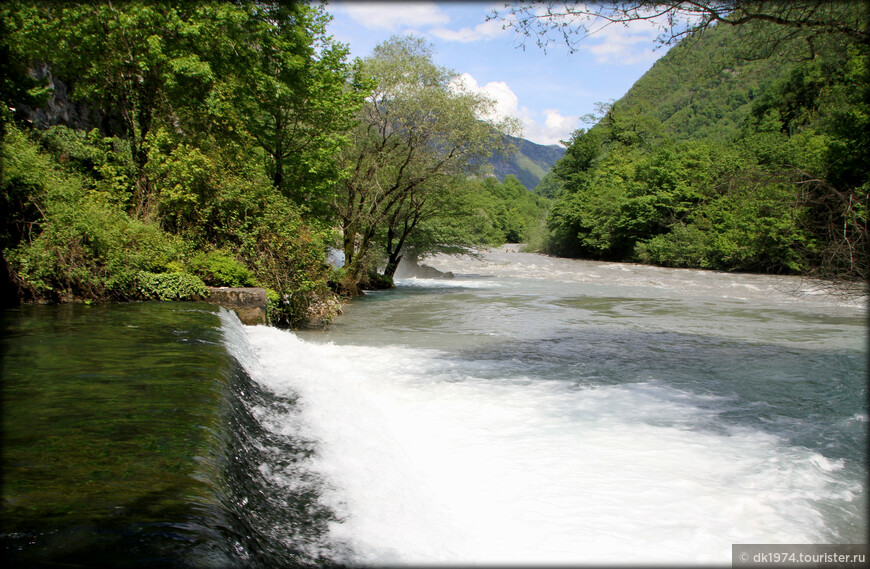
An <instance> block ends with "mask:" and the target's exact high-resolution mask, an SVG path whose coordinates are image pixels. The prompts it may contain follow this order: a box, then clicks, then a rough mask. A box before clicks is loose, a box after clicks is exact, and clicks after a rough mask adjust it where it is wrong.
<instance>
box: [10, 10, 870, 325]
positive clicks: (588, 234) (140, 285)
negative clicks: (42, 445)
mask: <svg viewBox="0 0 870 569" xmlns="http://www.w3.org/2000/svg"><path fill="white" fill-rule="evenodd" d="M552 4H553V3H550V4H549V5H552ZM646 4H648V3H645V2H639V3H637V5H638V6H641V5H643V6H646ZM660 4H661V5H662V6H663V7H665V8H667V10H671V9H673V10H682V9H685V5H684V4H682V3H679V2H663V3H660ZM559 5H560V6H562V5H565V6H569V7H570V6H574V7H575V8H576V7H577V6H585V5H582V4H578V3H570V2H568V3H563V4H559ZM625 5H626V6H629V5H632V3H627V4H625ZM656 5H657V6H658V5H659V4H656ZM516 6H517V7H515V11H516V13H515V15H516V14H520V15H521V10H522V9H524V8H523V7H528V6H530V5H529V4H518V5H516ZM620 6H622V5H620ZM691 6H699V7H701V8H704V9H707V10H708V11H707V12H704V15H705V17H706V18H707V19H706V20H702V21H703V22H704V25H703V26H698V25H696V26H695V27H694V28H692V27H688V28H681V30H680V31H678V32H673V28H672V32H673V33H672V35H671V37H670V38H669V41H673V42H674V43H675V44H676V45H675V46H674V47H673V48H672V49H670V51H669V52H668V53H667V54H666V55H665V56H664V57H662V58H661V59H660V60H659V61H658V62H657V63H656V64H655V65H654V66H653V67H652V69H650V70H649V71H648V72H647V73H646V75H644V76H643V77H642V78H641V79H640V80H639V81H638V82H637V83H636V84H635V85H634V86H633V87H632V88H631V90H630V91H629V92H628V93H627V94H626V95H625V96H624V97H623V98H621V99H620V100H618V101H609V102H602V103H600V104H599V108H598V112H597V114H593V115H590V116H588V117H587V119H586V120H587V124H588V125H589V128H588V129H579V130H577V131H576V132H574V134H573V136H572V137H571V140H570V141H567V143H566V146H567V148H566V151H565V153H564V155H563V156H562V158H561V159H559V161H558V162H557V163H556V165H555V167H554V168H553V170H552V171H550V172H549V173H548V174H547V175H546V176H545V177H544V178H543V180H541V181H540V183H539V184H538V186H537V187H536V188H535V190H534V191H533V192H532V191H528V190H527V189H526V186H524V184H526V185H528V184H529V180H530V179H532V178H529V179H526V177H525V176H526V173H530V174H534V175H535V176H536V177H537V176H539V175H540V174H542V173H543V170H542V169H541V168H540V166H539V165H538V164H537V163H534V161H533V160H532V158H529V155H526V154H523V153H522V152H521V153H520V156H521V158H522V159H523V160H525V162H527V163H523V164H525V165H522V164H521V166H522V167H521V168H520V169H519V170H517V172H522V174H521V175H522V176H524V179H523V180H520V179H518V178H517V177H516V176H514V175H507V176H506V177H504V178H496V177H495V176H494V169H493V165H494V164H495V165H496V167H497V168H501V169H502V170H504V165H505V164H506V161H507V160H508V159H509V158H510V157H512V156H517V154H516V152H517V150H518V148H517V146H522V142H521V141H522V139H520V138H517V136H518V135H520V132H519V129H518V121H516V120H513V119H500V120H497V119H483V118H481V117H490V116H493V113H492V112H491V111H492V109H493V105H494V101H492V100H489V99H487V98H486V97H484V96H483V95H481V94H480V93H477V92H471V91H469V90H467V89H466V88H464V87H463V86H462V83H461V82H458V81H457V80H456V79H457V73H456V72H455V71H453V70H450V69H445V68H442V67H440V66H438V65H437V64H436V63H435V59H436V54H435V53H433V51H432V48H431V46H430V45H428V44H427V43H426V42H425V41H423V40H422V39H419V38H415V37H411V36H402V37H393V38H391V39H389V40H387V41H385V42H382V43H381V44H379V45H378V46H377V47H376V48H375V49H374V50H373V52H372V53H371V54H370V55H369V56H367V57H365V58H362V59H353V60H351V59H350V57H349V49H348V46H346V45H343V44H341V43H337V42H335V41H334V40H333V39H332V38H331V37H330V36H328V35H327V33H326V24H327V23H328V21H329V18H330V16H329V14H328V12H327V9H326V7H324V6H323V5H321V4H313V3H307V2H291V1H285V0H274V1H267V2H253V1H245V0H241V1H238V2H233V3H201V2H153V1H152V2H146V1H141V0H140V1H131V2H123V3H115V4H113V3H105V4H103V3H93V4H91V3H57V2H49V1H35V0H31V1H29V2H16V3H11V4H8V5H4V6H2V7H0V58H2V77H0V136H2V140H3V143H2V154H0V201H2V203H0V211H2V213H0V216H2V225H0V250H2V256H3V270H2V271H0V275H2V291H0V292H2V294H0V296H2V299H3V301H4V303H7V304H9V303H17V302H104V301H126V300H146V299H161V300H171V299H179V300H184V299H196V298H200V297H201V296H202V295H204V294H206V291H207V287H208V286H261V287H264V288H266V289H267V293H268V298H269V315H270V321H271V322H272V323H273V324H276V325H283V326H298V325H303V324H305V323H306V322H310V321H324V320H325V321H328V320H329V318H330V317H331V316H332V315H334V314H336V313H337V312H338V311H339V308H340V302H341V300H342V299H343V298H347V297H353V296H355V295H359V294H362V291H364V290H366V289H372V288H382V287H390V286H392V276H393V274H394V273H395V271H396V267H397V266H398V264H399V262H400V261H401V259H402V258H403V256H405V255H411V256H413V257H414V258H423V257H425V256H426V255H429V254H434V253H450V254H461V253H467V252H472V251H474V250H475V249H476V248H480V247H487V246H492V245H497V244H501V243H504V242H525V243H528V244H529V247H530V248H531V249H533V250H538V251H542V252H546V253H548V254H553V255H561V256H570V257H580V258H587V259H598V260H610V261H628V262H642V263H651V264H656V265H662V266H670V267H691V268H702V269H715V270H723V271H747V272H758V273H777V274H799V275H806V276H810V277H815V278H820V279H824V280H829V281H836V282H838V283H854V284H861V283H863V282H865V281H866V279H867V277H868V274H867V273H868V267H870V257H868V242H870V239H868V232H867V217H868V212H867V207H868V192H870V182H868V171H870V164H868V161H870V158H868V157H870V145H868V136H870V134H868V133H870V128H868V127H870V125H868V120H870V119H868V116H870V109H868V100H870V97H868V87H870V81H868V79H870V77H868V61H867V57H868V45H870V44H868V41H867V34H866V14H864V13H863V11H862V10H863V6H861V5H860V4H857V5H853V4H850V3H838V2H828V1H825V0H813V1H810V0H807V1H805V2H802V3H800V6H797V7H794V6H795V5H791V4H790V6H792V7H791V8H788V9H786V8H779V7H778V5H776V4H770V6H773V7H774V12H775V13H764V14H760V16H759V14H755V13H753V12H751V7H752V6H755V4H753V3H736V4H734V5H733V6H732V7H731V9H732V11H731V12H727V9H728V6H730V4H728V3H724V4H723V3H704V2H701V3H697V4H692V5H691ZM747 6H749V7H750V8H747ZM758 6H761V7H762V8H764V7H765V6H768V4H765V3H760V4H758ZM770 6H768V7H770ZM641 7H642V6H641ZM663 9H664V8H663ZM625 10H626V11H625V14H627V16H626V17H627V19H628V20H631V19H632V18H638V17H640V16H639V15H638V12H637V11H636V10H635V12H631V10H630V9H625ZM776 10H779V12H776ZM665 13H667V12H663V14H665ZM535 14H540V10H539V11H538V12H536V13H535ZM761 16H763V17H761ZM537 17H539V16H538V15H535V16H534V17H532V18H531V19H530V20H529V21H532V22H534V21H536V20H535V18H537ZM728 18H731V20H729V19H728ZM789 18H792V20H789ZM512 21H514V22H516V25H517V26H519V25H521V23H522V22H523V20H522V18H519V19H515V20H512ZM615 21H618V20H615ZM694 21H698V20H694ZM819 22H821V23H819ZM729 24H730V25H729ZM529 29H531V28H527V29H526V30H525V31H526V33H527V35H528V34H529V33H541V32H540V31H535V30H533V31H531V32H530V31H529ZM557 29H559V30H561V32H562V33H565V34H566V35H565V38H566V39H571V34H572V33H575V32H576V30H574V31H572V29H570V28H557ZM566 30H567V31H566ZM862 30H864V31H862ZM521 31H522V30H521ZM532 150H535V151H537V150H541V151H547V152H550V150H552V151H555V150H558V149H552V148H544V147H541V149H535V148H533V147H532V146H529V148H527V149H525V151H526V152H531V151H532ZM539 153H540V152H539ZM523 157H524V158H523ZM521 161H522V160H521ZM499 179H502V181H499ZM331 250H340V251H342V252H343V254H344V259H345V264H344V266H342V267H340V268H335V267H333V266H331V265H330V264H328V263H327V254H328V252H329V251H331Z"/></svg>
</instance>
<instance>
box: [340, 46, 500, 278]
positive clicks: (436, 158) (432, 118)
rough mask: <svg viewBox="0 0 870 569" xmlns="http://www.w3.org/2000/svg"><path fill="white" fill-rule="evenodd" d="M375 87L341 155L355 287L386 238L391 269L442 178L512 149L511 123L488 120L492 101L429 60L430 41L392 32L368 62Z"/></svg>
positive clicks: (343, 212) (349, 273)
mask: <svg viewBox="0 0 870 569" xmlns="http://www.w3.org/2000/svg"><path fill="white" fill-rule="evenodd" d="M362 71H363V73H364V74H365V75H367V76H369V77H371V78H372V80H373V82H374V84H375V88H374V92H373V93H372V95H371V97H369V98H368V99H367V100H366V104H365V105H364V106H363V109H362V111H361V113H360V116H359V126H358V127H357V128H356V130H355V131H354V132H353V144H352V145H351V146H350V147H349V148H348V149H347V150H345V151H343V152H341V153H339V164H340V166H341V167H343V168H345V169H346V170H347V171H348V176H347V178H346V179H345V180H344V182H343V183H342V184H341V190H340V193H339V195H338V197H337V199H336V204H335V205H336V212H337V215H338V218H339V221H340V224H341V230H342V237H343V248H344V253H345V260H346V281H345V283H344V286H345V289H346V290H347V291H348V292H351V293H353V292H355V290H356V288H357V283H359V282H360V280H361V279H363V278H364V277H365V274H366V272H367V271H368V269H369V267H368V266H367V263H370V262H371V255H372V254H373V253H375V252H374V251H373V250H372V246H373V245H374V243H375V238H376V236H378V234H379V232H385V233H386V236H387V239H386V242H385V244H384V246H385V250H384V253H385V255H386V257H387V258H388V265H387V276H389V275H390V274H391V273H392V272H393V271H394V270H395V266H396V265H397V263H398V261H399V260H400V259H401V254H402V249H403V247H404V244H405V243H406V241H407V239H408V237H409V236H410V235H411V233H412V232H413V231H414V230H415V229H416V228H417V227H418V225H419V224H420V223H421V222H422V221H423V220H424V219H425V218H426V217H428V216H431V215H434V214H435V213H436V212H437V208H436V207H432V206H433V205H434V204H435V203H438V200H436V199H435V196H436V195H438V194H439V192H441V191H443V190H444V188H445V187H449V186H445V185H444V184H445V181H447V180H449V179H451V178H453V177H455V176H465V175H469V174H472V173H475V172H476V171H478V170H479V169H480V168H481V167H482V164H483V163H484V162H485V160H484V159H485V158H486V157H488V156H490V155H492V153H493V152H498V151H507V150H508V149H507V148H505V146H506V143H505V140H506V139H505V138H504V137H503V136H502V133H503V131H505V130H509V129H510V128H512V126H513V125H512V123H510V122H508V121H502V122H500V123H493V122H491V121H488V120H485V119H484V118H483V117H486V116H488V115H489V114H490V113H491V110H492V105H493V102H492V101H491V100H489V99H487V98H485V97H484V96H482V95H480V94H478V93H473V92H470V91H469V90H467V89H465V88H464V87H463V86H462V85H461V84H460V83H459V82H458V81H457V80H456V74H455V73H454V72H452V71H450V70H447V69H444V68H442V67H439V66H437V65H435V64H434V63H433V62H432V50H431V47H430V46H428V45H427V44H426V43H425V42H424V41H423V40H421V39H418V38H413V37H394V38H392V39H390V40H389V41H386V42H383V43H381V44H379V45H378V46H377V47H376V48H375V50H374V52H373V53H372V55H371V56H370V57H368V58H367V59H366V60H364V61H363V66H362Z"/></svg>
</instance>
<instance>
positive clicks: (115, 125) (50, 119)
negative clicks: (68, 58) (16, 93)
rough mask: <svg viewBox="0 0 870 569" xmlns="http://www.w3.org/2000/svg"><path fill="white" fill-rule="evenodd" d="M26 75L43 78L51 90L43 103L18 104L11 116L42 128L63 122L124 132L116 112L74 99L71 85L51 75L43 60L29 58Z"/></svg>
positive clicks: (105, 132)
mask: <svg viewBox="0 0 870 569" xmlns="http://www.w3.org/2000/svg"><path fill="white" fill-rule="evenodd" d="M27 72H28V75H30V76H31V77H32V78H33V79H35V80H37V81H44V82H45V83H46V84H47V85H48V87H49V89H50V90H51V96H50V97H49V99H48V102H46V104H45V105H43V106H40V107H30V106H28V105H25V104H19V105H17V106H16V109H15V118H16V119H17V120H19V121H21V122H23V123H26V124H30V125H31V126H33V127H36V128H40V129H45V128H49V127H51V126H55V125H65V126H68V127H70V128H72V129H76V130H85V131H89V130H92V129H94V128H96V129H99V130H100V132H101V133H102V134H103V136H118V135H121V136H122V135H123V134H124V133H125V132H126V127H125V125H124V121H123V119H122V118H121V116H120V114H119V113H111V112H105V111H103V110H101V109H100V108H98V107H96V106H92V105H90V104H88V103H87V102H86V101H81V100H75V97H74V96H73V87H71V86H70V84H69V83H67V82H65V81H63V80H61V79H60V78H58V77H55V76H54V75H53V74H52V72H51V66H50V65H49V64H47V63H43V62H33V63H31V65H30V66H29V68H28V71H27Z"/></svg>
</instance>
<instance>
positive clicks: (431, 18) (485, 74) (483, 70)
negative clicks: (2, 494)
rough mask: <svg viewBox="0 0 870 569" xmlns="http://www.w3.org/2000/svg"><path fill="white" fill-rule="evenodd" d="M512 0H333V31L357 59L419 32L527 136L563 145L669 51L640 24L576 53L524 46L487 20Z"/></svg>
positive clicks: (608, 31)
mask: <svg viewBox="0 0 870 569" xmlns="http://www.w3.org/2000/svg"><path fill="white" fill-rule="evenodd" d="M503 7H504V2H483V1H472V2H421V1H404V2H403V1H388V2H367V1H360V0H351V1H344V2H342V1H339V0H333V1H330V2H329V3H328V4H327V6H326V10H327V12H329V13H330V14H331V15H332V16H333V21H332V22H331V23H330V25H329V28H328V32H329V33H330V34H331V35H333V36H334V38H335V39H336V40H337V41H340V42H342V43H346V44H349V46H350V49H351V56H352V57H365V56H367V55H369V54H370V53H371V51H372V49H373V48H374V47H375V45H377V44H378V43H380V42H381V41H384V40H386V39H389V38H390V37H391V36H392V35H396V34H413V35H416V36H418V37H422V38H424V39H426V40H427V41H429V42H430V43H431V44H432V45H433V46H434V49H435V53H436V55H435V62H436V63H437V64H438V65H441V66H443V67H447V68H450V69H453V70H454V71H455V72H457V73H459V74H463V75H465V77H464V79H465V81H466V83H467V84H469V85H470V86H472V87H474V88H478V89H481V90H483V91H485V92H486V93H487V94H488V95H490V96H491V97H492V98H494V99H495V100H496V101H497V105H498V109H499V111H500V112H501V113H503V114H506V115H510V116H514V117H516V118H518V119H520V120H521V121H522V123H523V136H524V137H525V138H527V139H529V140H531V141H533V142H537V143H539V144H558V143H559V141H560V140H567V139H568V138H569V137H570V135H571V133H572V132H573V131H574V130H576V129H577V128H581V127H584V128H585V127H587V126H588V125H585V124H584V123H582V122H581V121H580V117H581V116H583V115H585V114H588V113H592V112H594V111H595V103H596V102H606V101H610V100H615V99H619V98H620V97H622V96H623V95H624V94H625V93H626V91H628V89H629V88H630V87H631V86H632V84H634V82H635V81H637V80H638V79H639V78H640V77H641V75H643V74H644V73H645V72H646V71H647V70H648V69H649V68H650V67H651V66H652V64H653V63H654V62H655V60H656V59H658V58H659V57H661V56H662V55H664V54H665V53H666V48H658V49H656V46H657V44H656V43H655V42H654V39H655V37H656V35H657V33H658V31H657V30H656V29H655V28H653V27H652V26H651V25H649V24H646V23H642V22H638V23H634V24H632V25H631V26H629V27H625V26H621V25H613V26H608V27H606V28H604V29H603V30H601V31H599V32H598V33H596V34H595V35H593V36H592V37H590V38H587V39H586V40H584V41H583V42H581V43H580V45H579V46H578V47H579V49H578V51H576V52H575V53H573V54H570V53H569V52H568V49H567V48H566V47H565V46H563V45H552V46H550V47H548V48H547V51H546V53H545V52H544V51H543V50H542V49H540V48H539V47H537V45H535V44H534V42H528V45H527V46H526V48H525V50H523V49H522V48H520V47H518V40H517V36H516V34H515V32H514V31H512V30H502V29H501V28H502V22H500V21H490V22H487V21H486V18H487V16H488V15H489V14H491V13H492V10H493V8H497V9H502V8H503Z"/></svg>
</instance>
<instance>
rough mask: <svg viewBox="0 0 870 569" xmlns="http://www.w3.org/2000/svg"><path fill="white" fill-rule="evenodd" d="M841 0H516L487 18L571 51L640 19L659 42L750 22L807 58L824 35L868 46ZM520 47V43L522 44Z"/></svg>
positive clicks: (868, 37) (773, 44)
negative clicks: (794, 43)
mask: <svg viewBox="0 0 870 569" xmlns="http://www.w3.org/2000/svg"><path fill="white" fill-rule="evenodd" d="M848 4H849V3H848V2H843V1H841V0H793V1H791V2H769V1H757V0H748V1H747V0H724V1H723V0H699V1H693V2H685V1H683V0H629V1H624V2H604V3H586V2H578V1H568V2H562V1H560V2H557V1H554V0H549V1H546V2H532V1H529V0H520V1H519V2H516V3H514V4H511V5H509V6H508V7H506V9H505V10H502V11H498V10H495V11H494V13H493V15H492V16H491V19H501V20H502V21H503V22H505V23H504V27H505V28H511V29H514V30H515V31H516V32H517V34H518V35H519V36H520V37H521V38H522V41H523V42H525V40H526V39H529V38H533V37H534V38H536V42H537V44H538V46H540V47H546V46H547V45H549V44H550V43H551V42H552V41H553V37H554V36H555V38H556V41H562V42H564V43H565V45H567V46H568V48H569V49H570V50H571V51H572V52H573V51H575V50H576V49H577V45H578V44H579V43H580V42H581V41H583V40H584V39H586V38H587V37H589V36H592V35H593V34H595V32H596V31H598V30H599V29H601V28H602V27H604V26H608V25H613V24H619V25H628V24H630V23H632V22H637V21H645V22H650V23H651V24H653V25H655V26H656V27H658V29H659V30H660V34H659V37H658V39H659V41H660V42H661V43H662V44H674V43H677V42H679V41H681V40H683V39H685V38H691V37H692V36H693V35H696V34H697V33H698V32H701V31H704V30H707V29H709V28H711V27H713V26H715V25H721V26H725V27H730V26H734V27H737V26H753V25H754V24H763V25H765V26H764V27H761V28H756V31H758V30H763V33H761V34H756V36H755V38H753V39H757V40H760V41H758V43H757V44H756V45H761V44H765V49H766V50H767V52H768V54H772V53H775V52H776V50H777V49H778V48H781V47H784V46H783V44H787V43H788V42H789V41H790V40H792V39H799V40H800V41H801V42H803V43H805V45H806V49H807V51H808V53H809V54H810V56H812V55H814V54H815V49H816V43H817V42H818V41H819V40H820V39H822V38H824V37H825V36H840V37H842V38H844V39H846V40H848V41H853V42H858V43H862V44H864V45H870V32H868V29H867V26H866V14H863V13H862V11H861V9H860V8H859V9H858V10H854V9H850V7H849V6H848ZM523 45H524V43H523Z"/></svg>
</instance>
